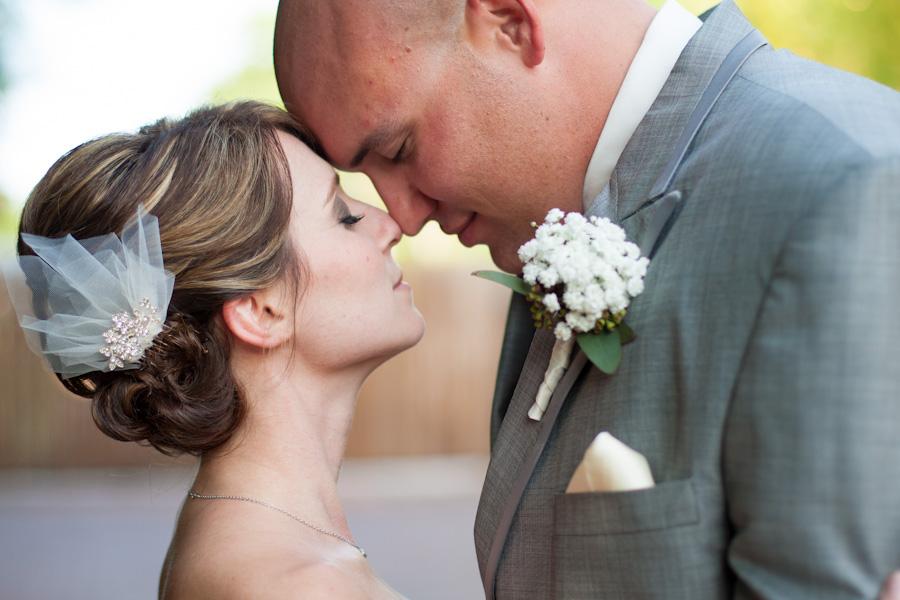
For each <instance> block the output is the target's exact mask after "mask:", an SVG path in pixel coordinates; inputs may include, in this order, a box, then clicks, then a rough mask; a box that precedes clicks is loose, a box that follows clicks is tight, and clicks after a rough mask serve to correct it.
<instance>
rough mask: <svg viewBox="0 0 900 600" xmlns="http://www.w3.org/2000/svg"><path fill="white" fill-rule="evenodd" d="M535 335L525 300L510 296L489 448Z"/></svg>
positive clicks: (517, 296) (513, 295)
mask: <svg viewBox="0 0 900 600" xmlns="http://www.w3.org/2000/svg"><path fill="white" fill-rule="evenodd" d="M534 332H535V329H534V323H533V320H532V318H531V305H530V304H529V303H528V302H527V301H526V300H525V296H523V295H521V294H516V293H513V294H512V298H511V299H510V302H509V313H508V315H507V318H506V332H505V333H504V335H503V346H502V347H501V350H500V366H499V367H498V368H497V382H496V384H495V385H494V402H493V409H492V411H491V447H492V448H493V446H494V442H495V440H496V439H497V434H498V433H499V431H500V424H501V423H502V422H503V417H505V416H506V410H507V408H508V407H509V402H510V400H511V399H512V395H513V392H514V391H515V389H516V385H517V384H518V382H519V375H520V374H521V373H522V368H523V366H524V365H525V359H526V358H527V356H528V351H529V349H530V347H531V342H532V340H533V339H534Z"/></svg>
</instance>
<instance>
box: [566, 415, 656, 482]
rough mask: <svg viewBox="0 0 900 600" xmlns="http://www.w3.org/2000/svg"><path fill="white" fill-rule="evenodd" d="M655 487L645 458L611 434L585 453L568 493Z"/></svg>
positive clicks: (600, 437)
mask: <svg viewBox="0 0 900 600" xmlns="http://www.w3.org/2000/svg"><path fill="white" fill-rule="evenodd" d="M653 486H654V481H653V474H652V473H651V472H650V465H649V464H648V463H647V459H646V458H644V455H643V454H641V453H640V452H637V451H636V450H632V449H631V448H629V447H628V446H626V445H625V444H623V443H622V442H620V441H619V440H617V439H616V438H615V437H613V435H612V434H611V433H609V432H608V431H601V432H600V433H598V434H597V437H595V438H594V441H593V442H591V445H590V446H588V449H587V450H586V451H585V453H584V459H582V461H581V463H580V464H579V465H578V468H577V469H575V474H574V475H572V479H571V480H569V486H568V487H567V488H566V493H567V494H579V493H582V492H624V491H628V490H643V489H646V488H652V487H653Z"/></svg>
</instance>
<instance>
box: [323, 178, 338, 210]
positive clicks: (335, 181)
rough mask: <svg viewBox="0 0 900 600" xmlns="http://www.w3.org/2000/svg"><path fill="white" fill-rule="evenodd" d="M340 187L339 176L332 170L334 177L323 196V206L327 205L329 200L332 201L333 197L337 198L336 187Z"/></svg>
mask: <svg viewBox="0 0 900 600" xmlns="http://www.w3.org/2000/svg"><path fill="white" fill-rule="evenodd" d="M340 187H341V176H340V175H338V174H337V171H335V172H334V179H332V180H331V188H329V190H328V194H327V195H326V196H325V204H324V205H323V206H328V203H329V202H334V199H335V198H337V193H338V188H340Z"/></svg>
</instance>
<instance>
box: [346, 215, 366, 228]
mask: <svg viewBox="0 0 900 600" xmlns="http://www.w3.org/2000/svg"><path fill="white" fill-rule="evenodd" d="M365 216H366V215H347V216H346V217H343V218H342V219H341V225H346V226H347V227H353V226H354V225H356V224H357V223H359V222H360V221H362V220H363V217H365Z"/></svg>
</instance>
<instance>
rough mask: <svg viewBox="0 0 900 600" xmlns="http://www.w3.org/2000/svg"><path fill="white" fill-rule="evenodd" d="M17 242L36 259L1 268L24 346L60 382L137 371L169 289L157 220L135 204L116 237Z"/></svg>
mask: <svg viewBox="0 0 900 600" xmlns="http://www.w3.org/2000/svg"><path fill="white" fill-rule="evenodd" d="M22 240H23V241H24V242H25V243H26V244H27V245H28V246H29V247H30V248H31V249H32V250H33V251H34V252H35V254H37V256H20V257H19V259H18V268H16V263H15V262H10V263H8V268H6V269H5V271H6V273H5V278H6V282H7V285H8V286H9V291H10V297H11V298H12V302H13V306H14V307H15V309H16V314H17V315H18V317H19V324H20V325H21V326H22V329H23V331H24V332H25V339H26V341H27V342H28V347H29V348H31V350H32V351H33V352H34V353H35V354H37V355H38V356H43V357H44V358H46V359H47V362H48V363H49V364H50V369H51V370H53V371H54V372H56V373H59V374H60V375H61V376H63V377H66V378H68V377H75V376H78V375H84V374H85V373H90V372H93V371H104V372H106V371H113V370H116V369H121V370H124V369H136V368H139V367H140V360H141V358H142V357H143V356H144V352H145V351H146V350H147V348H149V347H150V346H151V345H152V344H153V339H154V338H155V337H156V336H157V335H159V333H160V332H161V331H162V328H163V322H164V321H165V315H166V312H167V311H168V307H169V301H170V300H171V298H172V288H173V286H174V284H175V276H174V275H173V274H172V273H170V272H169V271H166V269H165V267H164V266H163V257H162V247H161V244H160V240H159V223H158V221H157V219H156V217H155V216H153V215H151V214H150V213H148V212H147V211H146V209H145V208H144V206H143V204H140V205H139V206H138V210H137V214H135V216H134V217H132V218H131V219H129V221H128V223H126V224H125V227H124V229H123V230H122V235H121V237H120V236H117V235H116V234H114V233H109V234H106V235H101V236H98V237H92V238H86V239H83V240H76V239H75V238H73V237H72V236H71V235H67V236H65V237H62V238H45V237H41V236H37V235H31V234H27V233H23V234H22Z"/></svg>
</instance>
